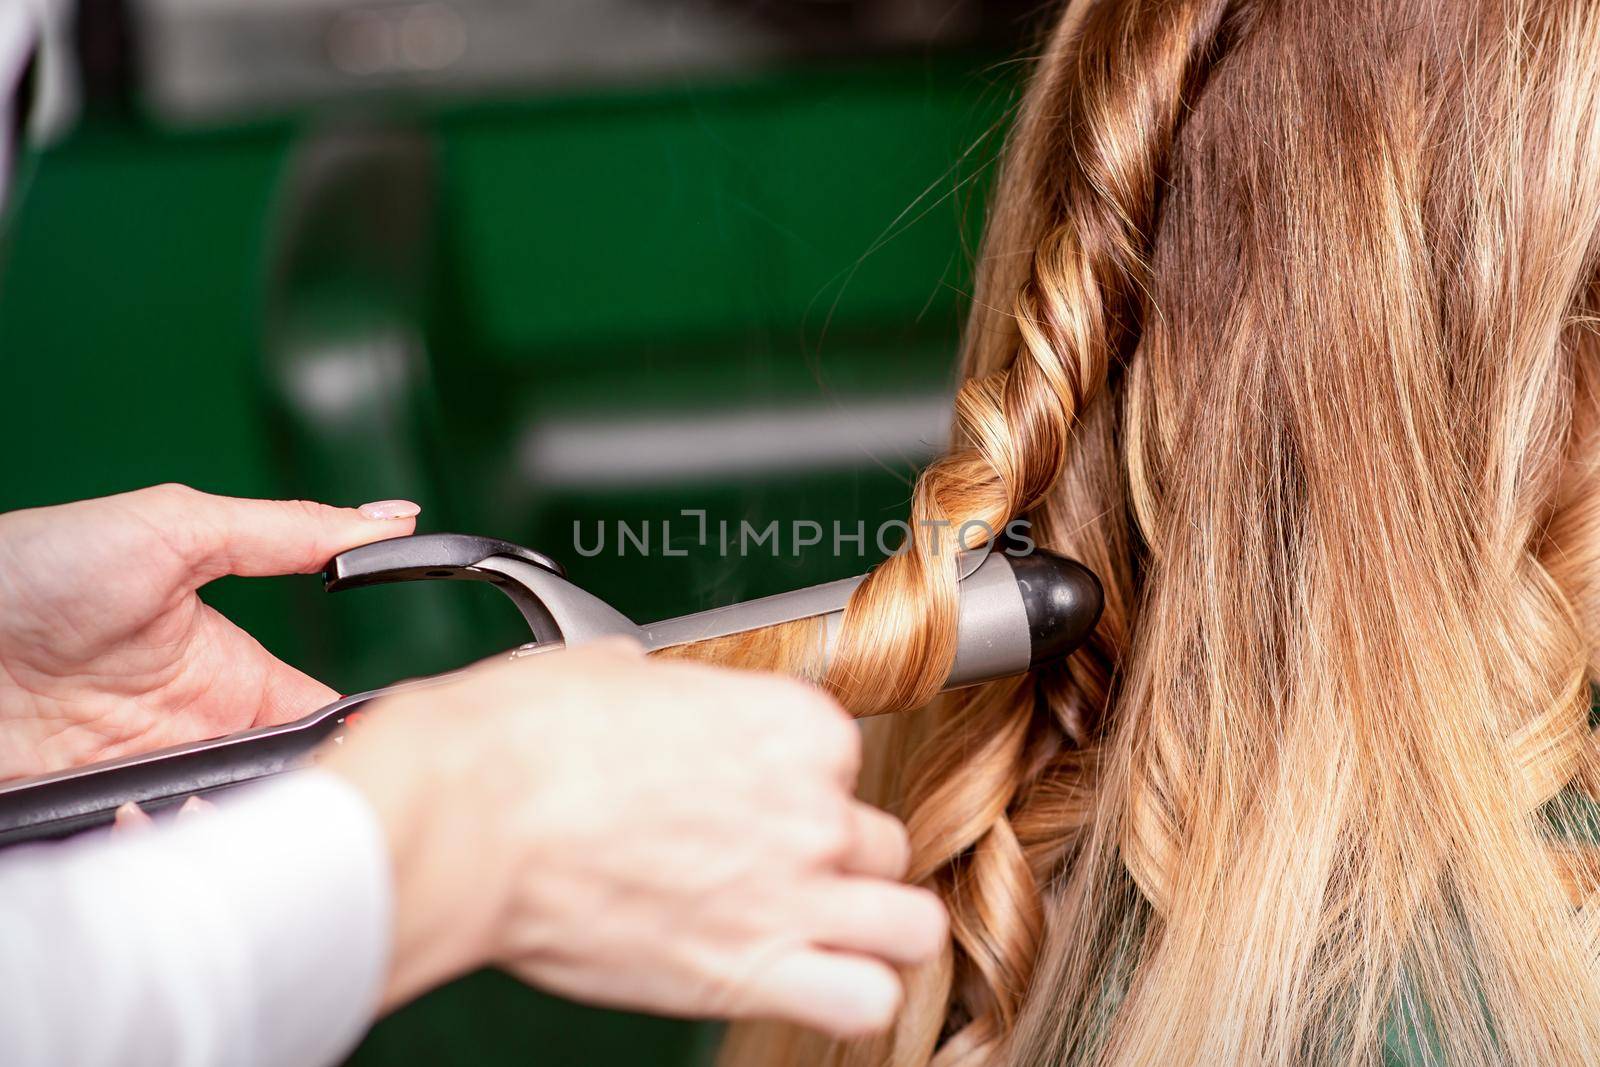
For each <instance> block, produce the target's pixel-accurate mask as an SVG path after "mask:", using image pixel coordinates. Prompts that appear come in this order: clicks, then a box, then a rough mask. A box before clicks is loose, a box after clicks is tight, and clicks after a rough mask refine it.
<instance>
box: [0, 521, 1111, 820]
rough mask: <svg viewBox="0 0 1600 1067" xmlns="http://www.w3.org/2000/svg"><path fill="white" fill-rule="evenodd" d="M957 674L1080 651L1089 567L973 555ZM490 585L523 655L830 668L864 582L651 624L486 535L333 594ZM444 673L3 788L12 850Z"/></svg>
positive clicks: (1044, 555) (2, 811)
mask: <svg viewBox="0 0 1600 1067" xmlns="http://www.w3.org/2000/svg"><path fill="white" fill-rule="evenodd" d="M960 574H961V585H960V601H959V605H960V607H959V616H958V621H957V630H956V633H957V641H956V656H955V662H954V664H953V666H952V668H951V671H950V677H949V678H948V679H947V681H946V683H945V688H946V689H957V688H960V687H963V686H968V685H976V684H977V683H979V682H984V681H989V680H991V679H994V678H1004V677H1008V676H1011V675H1016V674H1021V673H1023V672H1025V671H1027V670H1030V669H1032V668H1034V667H1039V666H1041V665H1043V664H1046V663H1049V662H1051V661H1054V660H1057V659H1060V658H1061V657H1063V656H1065V655H1066V654H1067V653H1069V652H1071V651H1072V650H1073V649H1074V648H1077V647H1078V646H1079V645H1080V644H1081V643H1082V642H1083V641H1084V640H1085V639H1086V638H1087V637H1088V636H1089V633H1090V632H1091V631H1092V630H1093V629H1094V626H1095V623H1096V622H1097V621H1098V620H1099V617H1100V608H1101V599H1102V598H1101V590H1100V583H1099V582H1098V581H1097V580H1096V579H1095V576H1094V575H1093V574H1092V573H1091V572H1090V571H1089V570H1088V568H1086V567H1084V566H1083V565H1082V564H1080V563H1076V562H1074V561H1073V560H1069V559H1066V558H1064V557H1062V556H1058V555H1055V554H1053V553H1050V552H1045V551H1042V550H1041V551H1035V552H1033V553H1031V554H1029V555H1026V556H1010V555H1007V554H1006V553H1003V552H990V551H989V550H988V549H980V550H977V551H973V552H966V553H963V554H962V555H961V557H960ZM435 578H439V579H464V580H468V581H479V582H489V583H490V584H492V585H494V586H496V587H497V588H499V589H500V590H501V591H502V592H504V593H505V594H506V595H507V596H508V597H510V598H511V600H512V601H513V602H514V603H515V604H516V606H517V608H518V609H519V610H520V611H521V612H522V617H523V619H524V620H525V621H526V622H527V624H528V628H529V629H530V630H531V631H532V634H533V641H532V642H531V643H529V644H526V645H523V646H521V647H520V648H519V649H517V650H516V651H515V652H513V653H512V654H513V655H527V654H531V653H537V652H544V651H548V650H553V649H557V648H562V647H565V646H568V645H580V644H583V643H584V642H587V641H593V640H595V639H597V638H601V637H609V636H618V635H621V636H627V637H632V638H634V639H635V640H637V641H638V642H639V643H640V644H641V645H643V646H644V648H645V649H646V651H655V650H657V649H663V648H670V647H672V646H675V645H685V644H692V643H694V642H697V641H705V640H709V639H711V638H716V637H728V636H731V635H734V634H739V633H744V632H746V631H750V630H757V629H762V628H764V627H768V626H775V625H778V624H779V623H785V622H795V621H798V620H800V619H810V618H815V619H818V620H820V622H821V624H822V626H823V632H822V641H823V645H824V649H823V654H824V658H825V662H826V661H827V660H831V658H832V656H833V653H834V648H835V644H836V641H837V636H838V631H839V624H840V621H841V620H842V618H843V615H844V607H845V603H846V602H847V601H848V600H849V598H850V594H851V593H852V592H854V591H855V588H856V587H857V586H858V585H860V584H861V582H862V581H863V580H864V579H865V575H861V576H858V577H855V578H847V579H844V580H842V581H837V582H829V583H826V584H824V585H816V586H811V587H809V588H806V589H799V590H796V591H794V592H791V593H780V594H778V595H776V596H769V597H763V598H761V599H759V600H750V601H746V602H744V603H740V604H733V605H730V606H728V607H723V608H714V609H712V610H710V611H703V612H699V613H697V614H693V615H684V616H681V617H679V618H675V619H666V620H663V621H661V622H655V623H649V624H647V625H643V626H641V625H639V624H637V623H635V622H633V621H632V620H631V619H629V618H628V617H627V616H626V615H623V614H622V613H621V612H620V611H618V610H617V609H615V608H613V607H612V606H611V605H610V604H607V603H606V602H605V601H603V600H601V599H600V598H599V597H596V596H594V595H593V594H591V593H588V592H586V591H585V590H583V589H581V588H580V587H578V586H577V585H575V584H573V583H572V582H570V581H568V580H567V577H566V572H565V570H564V569H563V568H562V567H561V565H560V564H558V563H556V562H555V561H554V560H552V559H550V558H549V557H548V556H546V555H544V554H543V553H540V552H535V551H533V550H532V549H528V548H523V547H522V546H520V545H514V544H511V543H509V542H506V541H497V540H494V539H492V538H487V537H471V536H467V535H463V534H419V535H415V536H411V537H399V538H394V539H393V540H388V541H378V542H376V543H374V544H370V545H363V546H362V547H360V548H354V549H351V550H350V551H348V552H343V553H341V554H339V555H338V556H335V557H334V558H333V560H332V561H331V562H329V564H328V567H327V570H326V571H325V572H324V574H323V586H324V588H325V589H326V590H327V591H329V592H337V591H339V590H342V589H357V588H360V587H361V586H366V585H380V584H383V583H387V582H409V581H421V580H427V579H435ZM449 677H451V676H450V675H448V674H446V675H439V676H437V677H435V678H425V679H421V680H417V681H411V682H402V683H400V684H398V685H393V686H386V687H384V688H382V689H375V690H372V691H370V692H366V693H357V694H355V695H353V696H347V697H344V698H343V699H341V700H337V701H334V702H333V703H332V704H328V705H327V706H325V707H323V708H320V709H318V710H317V711H314V712H312V713H311V714H310V715H307V716H306V717H305V718H303V719H299V720H297V721H295V722H292V723H285V724H283V725H281V726H263V727H258V728H256V729H253V730H246V731H244V732H241V733H237V734H230V735H228V736H226V737H219V738H213V739H211V740H208V741H197V742H194V743H192V744H185V745H178V746H175V747H172V748H165V749H160V750H158V751H155V752H149V753H144V754H141V755H136V756H129V757H126V758H123V759H117V760H109V761H106V762H102V763H95V764H90V765H88V766H84V767H78V768H74V769H71V770H66V771H61V772H58V773H56V774H50V775H45V776H43V777H38V778H29V779H23V780H20V781H17V782H14V783H7V784H0V847H4V846H6V845H11V844H17V843H20V842H23V841H34V840H47V839H51V838H59V837H66V836H68V835H71V834H74V833H78V832H79V831H82V830H87V829H91V828H93V827H96V826H103V825H105V824H107V823H109V822H111V820H112V818H113V816H114V814H115V812H116V810H117V808H118V807H120V806H121V805H123V804H125V803H128V802H129V801H132V802H134V803H137V804H139V805H141V806H142V807H144V808H145V809H146V810H156V809H160V808H163V807H166V806H168V805H171V804H175V803H177V802H179V801H181V800H183V799H184V798H185V797H188V796H193V795H197V794H203V793H209V792H213V791H216V790H221V789H227V788H230V787H232V786H237V785H242V784H244V783H246V782H251V781H255V780H258V779H261V778H265V777H268V776H270V775H274V774H278V773H280V772H282V771H286V770H291V769H293V768H294V767H295V766H297V765H300V764H302V763H303V762H304V761H305V760H306V759H307V758H308V756H309V754H310V753H311V751H312V750H313V749H314V748H316V747H317V746H318V745H319V744H321V743H322V742H324V741H326V740H328V739H329V738H330V737H334V736H336V735H337V734H338V733H339V732H340V731H341V730H342V729H343V728H344V727H345V725H346V723H347V721H348V720H349V718H350V716H351V715H352V714H354V713H355V712H356V711H358V710H359V709H360V708H361V707H362V706H363V705H365V704H367V703H369V702H370V701H373V700H376V699H377V698H379V697H382V696H385V695H387V694H389V693H393V692H396V691H398V690H401V689H409V688H414V687H419V686H427V685H431V684H436V683H437V682H439V681H441V680H443V679H446V678H449Z"/></svg>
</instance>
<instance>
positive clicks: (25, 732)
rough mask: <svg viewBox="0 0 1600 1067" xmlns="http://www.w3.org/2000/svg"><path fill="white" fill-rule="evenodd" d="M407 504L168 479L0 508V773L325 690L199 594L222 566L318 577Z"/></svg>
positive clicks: (227, 726)
mask: <svg viewBox="0 0 1600 1067" xmlns="http://www.w3.org/2000/svg"><path fill="white" fill-rule="evenodd" d="M414 514H416V507H415V505H409V504H406V505H403V506H402V505H399V504H398V503H393V504H391V506H388V507H373V506H369V507H368V508H364V509H362V510H361V511H358V510H356V509H354V508H332V507H325V506H324V505H321V504H308V503H303V502H299V501H295V502H282V501H265V500H235V499H232V498H229V497H218V496H209V495H207V494H205V493H200V492H197V491H195V490H193V489H187V488H184V487H183V486H175V485H163V486H157V487H155V488H153V489H143V490H140V491H138V492H134V493H124V494H122V495H120V496H112V497H106V498H104V499H101V500H88V501H83V502H81V503H76V504H66V505H63V506H61V507H53V508H39V509H36V510H32V511H15V512H11V513H10V514H6V515H0V778H7V777H12V776H16V775H22V774H35V773H40V772H43V771H47V770H53V769H56V768H59V767H64V766H70V765H75V764H79V763H85V762H88V761H91V760H96V759H101V758H105V757H110V756H115V755H119V754H122V753H127V752H133V751H143V750H147V749H151V748H157V747H159V746H162V745H168V744H176V743H178V742H183V741H192V740H197V739H199V738H203V737H212V736H216V735H218V734H224V733H230V732H232V731H235V730H240V729H244V728H246V727H249V726H256V725H261V724H265V723H276V722H285V721H288V720H291V719H295V718H298V717H299V716H301V715H304V714H305V713H306V712H308V711H311V710H312V709H314V708H316V707H318V706H319V705H321V704H324V703H326V702H328V701H329V700H331V699H333V698H334V693H333V692H332V691H331V690H330V689H328V688H327V687H326V686H324V685H322V684H321V683H320V682H317V681H315V680H314V679H312V678H309V677H307V676H306V675H304V674H302V673H301V672H299V671H297V670H295V669H294V668H293V667H290V666H288V665H286V664H284V663H282V662H280V661H278V660H277V659H275V658H273V657H272V656H271V655H270V654H268V653H267V651H266V650H265V649H263V648H262V647H261V646H260V645H259V644H257V643H256V642H255V640H254V639H253V638H251V637H250V635H249V634H247V633H245V632H244V631H243V630H240V629H239V628H238V627H236V626H234V625H233V624H232V623H230V622H229V621H228V620H227V619H225V618H223V617H222V616H221V615H220V614H218V613H217V612H216V611H213V610H212V609H211V608H209V607H207V606H206V605H205V604H203V603H202V602H201V601H200V598H199V596H197V595H196V592H195V590H197V589H199V588H200V587H201V586H202V585H204V584H205V583H207V582H209V581H211V580H212V579H213V578H218V577H221V576H222V575H224V574H243V575H267V574H295V573H309V572H314V571H316V570H318V569H320V568H321V567H322V565H323V564H324V563H326V562H327V560H328V558H329V557H330V556H333V555H335V554H336V553H338V552H341V551H343V550H344V549H347V548H351V547H354V546H356V545H360V544H365V543H366V542H368V541H377V540H381V539H382V538H386V537H394V536H396V535H399V534H407V533H410V532H411V530H412V526H413V522H412V519H411V516H412V515H414ZM384 516H393V517H384Z"/></svg>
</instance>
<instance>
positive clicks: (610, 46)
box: [93, 0, 1039, 124]
mask: <svg viewBox="0 0 1600 1067" xmlns="http://www.w3.org/2000/svg"><path fill="white" fill-rule="evenodd" d="M93 3H94V4H95V5H110V6H111V7H115V6H116V4H115V0H93ZM1038 6H1039V5H1038V3H1037V0H759V2H735V0H420V2H416V0H413V2H394V0H369V2H367V3H350V2H349V0H286V2H282V3H274V4H264V3H263V4H240V3H236V2H233V0H143V2H142V3H140V4H139V5H138V7H137V8H135V9H134V10H135V11H136V13H137V17H138V24H137V25H136V26H135V33H134V35H135V38H136V40H137V42H138V48H139V51H140V56H139V60H140V62H139V64H138V66H139V70H140V85H139V86H138V87H137V89H136V90H135V91H136V93H137V95H138V97H139V102H140V103H141V104H142V105H143V106H144V107H145V108H147V109H148V111H149V112H150V113H151V114H152V115H153V116H154V117H156V118H157V119H158V120H161V121H164V122H170V123H178V124H188V123H195V122H216V121H226V120H229V119H233V118H237V117H240V116H247V115H257V114H263V113H273V112H279V111H282V110H284V109H292V108H296V107H301V106H305V105H311V104H318V103H328V102H331V101H336V100H340V99H343V98H347V97H349V96H351V95H356V96H358V97H359V96H366V95H370V94H373V93H375V92H393V91H395V90H406V91H411V92H422V93H426V94H439V93H444V94H448V95H451V96H456V97H459V96H462V95H466V96H473V95H503V94H507V93H514V92H522V91H526V90H529V89H547V88H550V87H556V86H572V85H578V86H594V85H604V84H614V83H626V84H642V83H648V82H651V81H659V80H660V79H661V77H662V76H663V75H680V74H690V73H694V74H704V73H707V72H716V71H729V72H740V71H749V70H751V69H755V68H760V67H770V66H772V65H773V64H774V63H779V62H784V61H788V60H794V59H807V58H815V57H817V56H820V55H841V56H842V55H861V54H867V53H879V52H884V51H893V50H899V49H905V48H908V47H926V46H929V45H939V46H952V45H966V44H972V43H974V42H978V41H984V42H997V41H998V42H1009V41H1013V40H1015V39H1017V38H1018V37H1019V35H1020V34H1022V33H1024V32H1026V30H1027V28H1028V27H1029V25H1030V24H1031V19H1030V18H1029V17H1028V16H1029V15H1030V14H1031V13H1033V12H1035V11H1037V10H1038Z"/></svg>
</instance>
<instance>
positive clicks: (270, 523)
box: [128, 485, 421, 584]
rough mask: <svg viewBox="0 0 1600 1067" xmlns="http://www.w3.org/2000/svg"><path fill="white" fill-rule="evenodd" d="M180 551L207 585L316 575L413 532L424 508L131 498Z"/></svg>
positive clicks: (149, 493)
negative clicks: (342, 556)
mask: <svg viewBox="0 0 1600 1067" xmlns="http://www.w3.org/2000/svg"><path fill="white" fill-rule="evenodd" d="M128 499H129V502H130V503H132V504H133V505H135V506H136V507H137V508H138V509H139V510H140V514H141V515H142V516H143V517H144V518H145V519H146V521H148V522H150V523H151V524H152V525H154V526H155V527H156V528H157V529H160V530H162V531H164V533H165V534H166V536H167V537H168V538H169V539H170V540H171V543H172V544H174V545H176V546H178V548H179V549H180V551H181V552H182V553H183V555H184V557H185V558H186V559H187V561H188V563H189V566H190V568H191V570H192V572H193V574H194V578H195V581H196V584H203V583H204V582H206V581H209V580H210V579H212V578H216V577H219V576H221V575H224V574H240V575H246V576H252V575H272V574H310V573H312V572H314V571H318V570H321V569H322V568H323V566H325V565H326V564H327V562H328V560H329V559H331V558H333V557H334V556H336V555H338V554H339V553H340V552H343V551H344V550H345V549H348V548H355V547H356V546H358V545H364V544H367V543H369V542H371V541H381V540H384V539H386V538H390V537H399V536H400V535H402V534H408V533H410V532H411V531H412V530H413V529H415V528H416V521H415V516H416V515H417V513H418V511H420V510H421V509H420V508H418V507H417V505H416V504H413V503H411V502H410V501H408V500H382V501H377V502H375V503H372V504H363V505H362V506H361V507H359V508H336V507H330V506H329V505H327V504H316V503H312V502H310V501H306V500H246V499H240V498H237V497H227V496H213V495H211V494H210V493H202V492H200V491H199V490H197V489H190V488H189V487H187V486H182V485H162V486H157V487H155V488H154V489H143V490H140V491H138V492H137V493H130V494H128Z"/></svg>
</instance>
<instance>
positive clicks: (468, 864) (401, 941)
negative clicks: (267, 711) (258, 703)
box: [324, 642, 945, 1035]
mask: <svg viewBox="0 0 1600 1067" xmlns="http://www.w3.org/2000/svg"><path fill="white" fill-rule="evenodd" d="M858 745H859V742H858V737H857V731H856V729H855V727H854V725H853V724H852V723H851V722H850V721H849V719H848V718H846V716H845V714H844V713H843V712H842V711H841V710H840V709H839V708H838V707H837V705H835V704H834V703H833V702H832V701H831V700H830V699H828V698H827V697H826V696H824V695H822V694H821V693H819V692H818V691H816V690H814V689H812V688H810V687H807V686H803V685H801V684H799V683H796V682H792V681H787V680H781V679H779V678H777V677H776V676H772V675H756V674H745V673H736V672H731V671H723V670H717V669H713V668H709V667H702V666H695V665H689V664H682V663H661V662H652V661H649V660H646V659H644V658H643V657H642V656H640V655H639V653H638V651H637V650H636V649H635V648H633V647H632V646H631V645H629V644H627V643H625V642H619V643H616V644H608V645H604V646H600V645H596V646H591V647H589V648H585V649H582V650H577V651H572V652H560V653H553V654H549V655H544V656H534V657H530V658H528V659H525V660H521V661H518V662H514V663H504V664H498V665H494V666H487V667H481V668H479V669H478V670H477V671H476V672H475V673H473V674H471V675H469V676H468V677H466V678H465V679H464V680H462V681H461V682H459V683H454V684H451V685H449V686H448V687H446V688H439V689H425V690H421V691H416V692H412V693H408V694H405V695H403V696H399V697H394V698H391V699H390V700H389V701H386V702H385V703H384V704H383V705H380V706H378V707H376V708H374V709H373V711H372V713H371V714H370V715H368V716H366V717H365V719H364V721H363V724H362V726H360V727H359V728H357V729H356V730H354V731H353V732H352V735H351V736H350V738H349V739H348V740H347V741H346V742H345V743H344V745H343V746H342V747H340V748H338V749H335V750H333V751H331V752H330V753H328V754H327V756H326V757H325V759H324V766H326V767H328V768H329V769H331V770H333V771H334V772H335V773H337V774H341V775H343V776H344V777H345V778H347V779H348V780H350V781H351V782H353V783H355V785H356V786H357V788H359V789H360V790H361V791H362V792H363V793H365V794H366V795H367V797H368V798H370V799H371V801H372V803H373V805H374V807H375V808H376V809H377V811H378V812H379V815H380V818H381V821H382V822H383V824H384V826H385V827H386V829H387V832H388V837H389V841H390V844H391V847H392V849H393V853H394V861H395V881H396V939H395V949H394V957H393V970H392V974H391V978H390V981H389V986H388V990H387V994H386V997H385V1004H386V1006H387V1007H393V1006H395V1005H396V1004H398V1003H400V1002H402V1001H404V1000H408V999H410V998H411V997H413V996H416V995H417V994H419V993H421V992H422V991H424V990H425V989H427V988H429V987H430V986H433V985H436V984H438V983H440V982H442V981H444V980H446V979H448V978H450V977H452V976H454V975H457V974H460V973H462V972H464V971H468V970H471V969H473V968H475V967H479V966H483V965H485V964H490V963H494V964H499V965H502V966H504V967H506V968H507V969H508V970H510V971H512V972H513V973H514V974H516V975H518V976H519V977H521V978H523V979H524V980H526V981H528V982H530V983H533V984H534V985H537V986H540V987H543V988H545V989H548V990H551V991H553V992H556V993H560V994H563V995H566V996H569V997H574V998H577V999H579V1000H584V1001H589V1002H591V1003H598V1004H606V1005H611V1006H616V1007H626V1008H633V1009H639V1010H644V1011H651V1012H657V1013H666V1014H674V1015H692V1016H716V1017H723V1018H737V1017H751V1016H765V1017H781V1018H786V1019H791V1020H795V1021H798V1022H801V1023H804V1024H806V1025H808V1026H812V1027H815V1028H819V1029H822V1030H827V1031H832V1032H834V1033H838V1034H845V1035H848V1034H858V1033H862V1032H865V1031H870V1030H875V1029H881V1028H883V1027H886V1026H887V1025H888V1024H889V1022H890V1021H891V1019H892V1018H893V1015H894V1013H895V1011H896V1009H897V1007H898V1005H899V1001H900V996H901V989H900V980H899V977H898V975H897V974H896V972H895V970H894V967H893V965H894V964H899V963H911V962H914V961H919V960H922V959H925V958H928V957H929V956H931V955H933V954H934V953H936V952H937V951H938V950H939V949H940V947H941V945H942V944H943V941H944V937H945V917H944V912H943V910H942V908H941V906H940V904H939V902H938V900H937V899H936V898H935V897H934V896H933V895H932V894H931V893H928V892H926V891H925V890H921V889H914V888H911V887H908V886H905V885H902V884H900V883H899V882H898V881H897V880H898V879H899V878H901V877H902V876H903V875H904V874H905V866H906V862H907V846H906V838H905V832H904V830H903V829H902V827H901V826H900V824H899V823H898V822H897V821H896V820H894V819H893V818H891V817H890V816H888V815H886V814H884V813H883V812H880V811H878V810H877V809H875V808H871V807H868V806H866V805H864V804H862V803H860V802H858V801H857V800H856V799H855V797H854V793H853V785H854V781H855V776H856V767H857V759H858V751H859V749H858Z"/></svg>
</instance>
